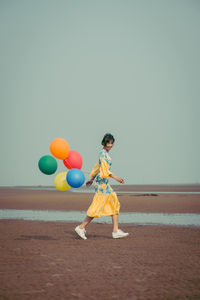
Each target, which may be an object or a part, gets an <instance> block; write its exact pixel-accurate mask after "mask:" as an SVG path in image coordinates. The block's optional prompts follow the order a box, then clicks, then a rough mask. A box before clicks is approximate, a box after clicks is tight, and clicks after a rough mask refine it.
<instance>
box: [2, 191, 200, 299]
mask: <svg viewBox="0 0 200 300" xmlns="http://www.w3.org/2000/svg"><path fill="white" fill-rule="evenodd" d="M123 188H125V187H123ZM147 188H149V187H147ZM147 188H146V191H150V190H149V189H147ZM155 188H156V187H153V188H152V191H155V190H157V191H158V190H159V189H158V188H157V189H155ZM117 189H118V188H117ZM127 189H128V187H127ZM129 189H130V187H129ZM169 189H170V188H169ZM191 189H192V188H191ZM195 189H196V191H199V190H198V189H199V187H196V188H193V189H192V190H193V191H194V190H195ZM137 190H138V189H137ZM143 190H144V191H145V188H144V187H143ZM178 190H180V188H178ZM188 190H190V188H189V187H188V189H187V188H186V189H185V188H184V191H185V192H187V191H188ZM190 191H191V190H190ZM117 193H118V197H119V201H120V203H121V211H124V212H126V211H132V212H166V213H200V195H199V194H159V193H156V194H152V193H148V194H122V193H121V194H120V190H118V191H117ZM92 198H93V194H85V193H71V192H64V193H62V192H59V191H55V190H52V191H47V190H42V191H40V190H28V189H23V188H0V209H4V208H7V209H45V210H46V209H48V210H87V208H88V205H89V204H90V202H91V201H92ZM75 226H76V224H75V223H67V222H41V221H22V220H18V221H15V220H1V221H0V239H1V244H0V265H1V270H0V282H1V284H0V299H1V300H26V299H34V300H35V299H38V300H43V299H55V300H57V299H59V300H62V299H63V300H66V299H169V300H171V299H200V268H199V267H200V265H199V261H200V228H199V227H178V226H136V225H133V224H123V226H121V228H122V229H123V230H124V231H128V232H129V234H130V235H129V237H127V238H125V239H119V240H114V239H112V238H111V232H112V225H108V224H96V223H92V224H91V225H90V226H89V227H88V229H87V236H88V239H87V240H86V241H84V240H81V239H79V237H77V236H76V234H75V232H74V227H75Z"/></svg>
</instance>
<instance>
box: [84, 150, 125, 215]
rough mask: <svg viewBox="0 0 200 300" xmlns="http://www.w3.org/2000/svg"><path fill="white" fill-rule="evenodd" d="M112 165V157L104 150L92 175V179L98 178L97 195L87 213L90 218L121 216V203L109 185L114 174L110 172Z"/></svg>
mask: <svg viewBox="0 0 200 300" xmlns="http://www.w3.org/2000/svg"><path fill="white" fill-rule="evenodd" d="M111 165H112V161H111V157H110V156H109V155H108V152H107V151H106V150H104V149H102V150H101V152H100V155H99V161H98V162H97V163H96V165H95V166H94V168H93V169H92V171H91V173H90V177H93V176H95V175H96V178H95V182H94V188H95V195H94V198H93V201H92V203H91V205H90V207H89V208H88V211H87V215H88V216H89V217H93V218H99V217H101V216H112V215H116V214H119V209H120V203H119V200H118V198H117V195H116V193H115V192H114V191H113V189H112V188H111V186H110V184H109V177H110V175H111V174H112V173H111V172H110V167H111Z"/></svg>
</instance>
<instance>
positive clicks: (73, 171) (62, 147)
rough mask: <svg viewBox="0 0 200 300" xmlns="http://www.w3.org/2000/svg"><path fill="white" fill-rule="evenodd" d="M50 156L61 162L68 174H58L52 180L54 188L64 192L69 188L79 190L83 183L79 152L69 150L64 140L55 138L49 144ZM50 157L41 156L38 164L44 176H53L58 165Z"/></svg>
mask: <svg viewBox="0 0 200 300" xmlns="http://www.w3.org/2000/svg"><path fill="white" fill-rule="evenodd" d="M50 151H51V153H52V155H53V156H54V157H56V158H58V159H61V160H63V163H64V165H65V167H66V168H67V169H69V171H68V172H61V173H59V174H58V175H57V176H56V177H55V179H54V185H55V187H56V188H57V189H58V190H60V191H66V190H68V189H69V188H70V187H73V188H79V187H81V186H82V185H83V184H84V182H85V176H84V173H83V172H82V171H81V168H82V164H83V160H82V157H81V155H80V153H79V152H77V151H74V150H70V149H69V144H68V143H67V141H66V140H65V139H62V138H56V139H54V140H53V141H52V142H51V144H50ZM53 156H51V155H45V156H42V157H41V158H40V160H39V162H38V167H39V169H40V171H41V172H42V173H44V174H46V175H51V174H54V173H55V172H56V170H57V167H58V164H57V161H56V159H55V158H54V157H53Z"/></svg>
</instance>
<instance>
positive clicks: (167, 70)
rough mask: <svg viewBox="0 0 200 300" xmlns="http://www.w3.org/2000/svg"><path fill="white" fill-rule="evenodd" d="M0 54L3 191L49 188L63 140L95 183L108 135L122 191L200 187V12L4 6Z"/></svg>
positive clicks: (2, 0) (169, 5) (80, 3)
mask: <svg viewBox="0 0 200 300" xmlns="http://www.w3.org/2000/svg"><path fill="white" fill-rule="evenodd" d="M0 43H1V47H0V64H1V80H0V101H1V109H0V122H1V123H0V126H1V148H0V149H1V150H0V151H1V155H0V185H1V186H13V185H53V181H54V178H55V175H56V174H58V173H59V172H63V171H65V170H67V169H65V167H64V165H63V163H62V161H59V167H58V170H57V172H56V174H54V175H51V176H48V175H44V174H42V173H41V172H40V171H39V169H38V161H39V159H40V157H41V156H43V155H47V154H50V150H49V146H50V143H51V141H52V140H53V139H55V138H57V137H62V138H65V139H66V140H67V141H68V143H69V146H70V149H71V150H76V151H79V152H80V154H81V155H82V157H83V171H84V172H89V171H90V170H91V168H92V167H93V165H94V164H95V163H96V161H97V158H98V153H99V151H100V150H101V140H102V137H103V135H104V134H105V133H106V132H110V133H112V134H113V135H114V137H115V139H116V142H115V145H114V148H113V149H112V151H111V152H110V155H111V157H112V160H113V165H112V171H113V173H115V174H116V175H117V176H120V177H123V178H124V179H125V183H127V184H186V183H200V138H199V136H200V134H199V131H200V117H199V112H200V60H199V53H200V1H198V0H187V1H186V0H168V1H167V0H165V1H164V0H151V1H149V0H135V1H134V0H132V1H129V0H121V1H117V0H99V1H95V0H90V1H89V0H76V1H75V0H74V1H72V0H71V1H67V0H65V1H64V0H63V1H61V0H32V1H31V0H30V1H27V0H24V1H22V0H18V1H15V0H9V1H6V0H0ZM86 175H87V174H86ZM111 183H112V184H115V183H116V182H115V181H114V180H111Z"/></svg>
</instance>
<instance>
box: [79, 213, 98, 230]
mask: <svg viewBox="0 0 200 300" xmlns="http://www.w3.org/2000/svg"><path fill="white" fill-rule="evenodd" d="M93 219H94V218H92V217H89V216H86V218H85V220H84V221H83V223H81V225H79V228H80V229H84V228H85V227H86V226H87V225H88V224H89V223H90V222H91V221H92V220H93Z"/></svg>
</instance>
